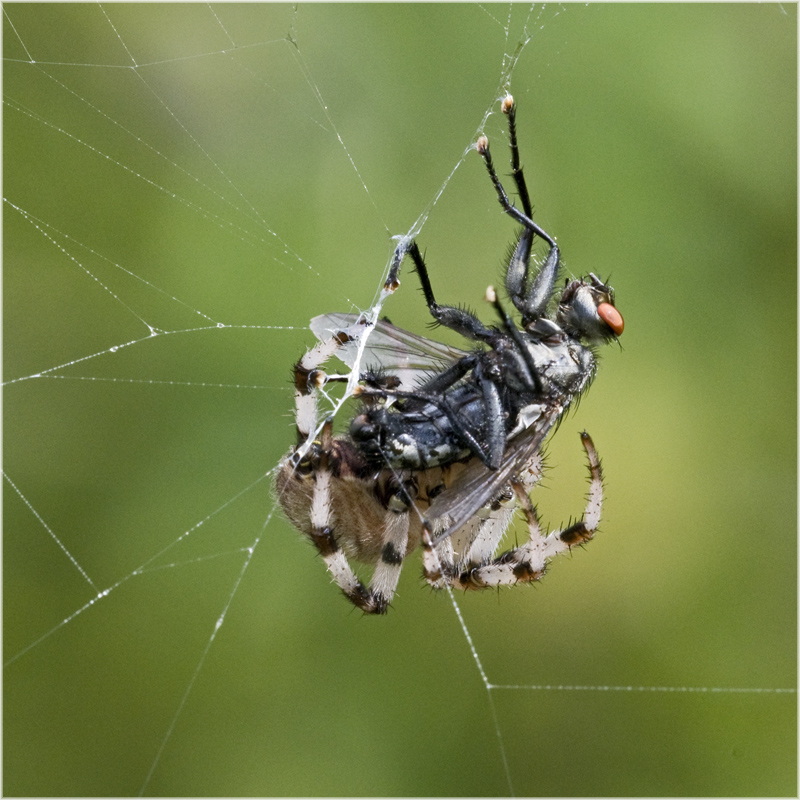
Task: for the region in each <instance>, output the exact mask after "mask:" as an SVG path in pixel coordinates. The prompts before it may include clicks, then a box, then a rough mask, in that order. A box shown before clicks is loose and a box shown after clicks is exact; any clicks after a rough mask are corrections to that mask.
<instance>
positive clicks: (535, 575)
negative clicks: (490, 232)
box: [276, 95, 623, 614]
mask: <svg viewBox="0 0 800 800" xmlns="http://www.w3.org/2000/svg"><path fill="white" fill-rule="evenodd" d="M501 107H502V111H503V113H504V114H506V115H507V117H508V131H509V144H510V150H511V177H512V178H513V180H514V184H515V186H516V189H517V194H518V196H519V200H520V203H521V205H522V210H520V209H518V208H517V207H516V206H514V205H513V204H512V203H511V201H510V200H509V198H508V195H507V194H506V192H505V190H504V188H503V186H502V184H501V182H500V180H499V178H498V177H497V173H496V171H495V168H494V165H493V163H492V158H491V155H490V152H489V142H488V139H487V138H486V137H485V136H480V137H479V138H478V140H477V143H476V149H477V151H478V153H479V154H480V155H481V156H482V158H483V161H484V163H485V166H486V169H487V171H488V173H489V177H490V179H491V182H492V184H493V186H494V189H495V191H496V193H497V197H498V199H499V201H500V204H501V206H502V208H503V211H504V212H505V213H506V214H508V215H509V216H510V217H511V218H512V219H514V220H515V221H517V222H518V223H520V224H521V226H522V228H521V230H520V231H519V233H518V234H517V238H516V240H515V242H514V245H513V248H512V249H511V251H510V256H509V259H508V266H507V270H506V278H505V285H506V290H507V292H508V295H509V297H510V299H511V302H512V303H513V304H514V306H515V307H516V309H517V310H518V311H519V313H520V315H521V327H517V326H516V325H515V324H514V322H513V321H512V319H511V317H510V316H509V315H508V314H507V313H506V311H505V309H504V308H503V306H502V305H501V304H500V302H499V300H498V298H497V295H496V293H495V291H494V289H493V288H492V287H489V289H488V290H487V300H489V302H491V303H492V305H493V306H494V309H495V311H496V313H497V315H498V317H499V324H497V325H492V326H486V325H484V324H483V323H482V322H481V321H480V320H479V319H478V318H477V317H476V316H475V315H474V314H472V313H471V312H469V311H467V310H465V309H462V308H456V307H454V306H447V305H440V304H439V303H438V302H437V301H436V299H435V297H434V293H433V289H432V287H431V281H430V278H429V275H428V269H427V266H426V265H425V261H424V259H423V257H422V254H421V253H420V251H419V248H418V246H417V244H416V242H415V241H409V240H403V241H401V242H400V244H399V245H398V246H397V248H396V249H395V252H394V255H393V257H392V263H391V266H390V269H389V275H388V278H387V280H386V284H385V287H384V288H385V290H386V291H387V292H392V291H394V290H395V289H396V288H397V287H398V286H399V273H400V267H401V265H402V263H403V261H404V259H405V257H406V256H409V257H410V258H411V260H412V262H413V264H414V269H415V271H416V273H417V275H418V276H419V280H420V283H421V284H422V290H423V294H424V296H425V301H426V303H427V306H428V309H429V311H430V313H431V315H432V317H433V319H434V320H435V322H436V323H438V324H439V325H444V326H445V327H448V328H450V329H452V330H454V331H457V332H458V333H459V334H461V335H462V336H463V337H464V338H465V339H468V340H470V341H471V342H473V349H471V350H460V349H457V348H453V347H449V346H446V345H444V344H441V343H439V342H435V341H433V340H430V339H426V338H423V337H420V336H417V335H415V334H413V333H409V332H408V331H404V330H401V329H400V328H397V327H395V326H394V325H392V324H390V323H389V322H388V321H380V322H377V323H371V322H370V321H368V320H367V319H366V318H365V317H363V316H357V315H354V314H326V315H323V316H320V317H316V318H315V319H313V320H312V321H311V329H312V331H313V332H314V333H315V335H316V336H317V338H318V339H319V342H318V344H317V345H316V346H315V347H313V348H312V349H311V350H309V351H308V352H307V353H306V354H305V355H304V356H303V357H302V358H301V359H300V360H299V361H298V362H297V364H296V365H295V367H294V385H295V416H296V428H297V446H296V447H294V448H292V449H291V450H290V451H289V453H288V454H287V455H286V457H285V458H284V459H283V461H282V462H281V465H280V467H279V470H278V472H277V477H276V488H277V492H278V497H279V501H280V504H281V506H282V507H283V510H284V512H285V513H286V515H287V517H288V518H289V520H290V521H291V522H292V523H293V524H294V525H295V527H297V528H298V529H299V530H300V531H301V532H302V533H304V534H305V535H306V536H307V537H308V538H309V539H310V540H311V542H312V543H313V544H314V545H315V546H316V548H317V550H318V551H319V553H320V555H321V556H322V559H323V560H324V562H325V564H326V566H327V568H328V570H329V572H330V574H331V575H332V577H333V580H334V581H335V582H336V584H337V585H338V586H339V588H340V589H341V590H342V592H343V593H344V594H345V596H346V597H347V598H348V599H349V600H350V601H351V602H352V603H353V604H354V605H355V606H357V607H358V608H360V609H361V610H362V611H364V612H366V613H370V614H384V613H386V611H387V608H388V606H389V604H390V602H391V600H392V598H393V596H394V593H395V589H396V587H397V582H398V579H399V576H400V570H401V567H402V563H403V560H404V559H405V557H406V556H407V555H408V554H409V553H411V552H412V551H413V550H415V549H416V548H417V547H419V546H420V545H421V546H422V550H423V574H424V577H425V579H426V580H427V582H428V583H429V584H430V585H431V586H433V587H434V588H436V589H441V588H444V587H445V586H452V587H458V588H462V589H484V588H489V587H499V586H501V585H511V584H516V583H530V582H532V581H537V580H539V579H540V578H541V577H542V575H543V574H544V572H545V568H546V566H547V563H548V562H549V561H550V559H552V558H553V557H554V556H556V555H558V554H559V553H564V552H567V551H569V550H570V549H571V548H572V547H574V546H576V545H581V544H583V543H585V542H587V541H588V540H589V539H591V538H592V536H593V535H594V533H595V531H596V530H597V527H598V525H599V522H600V513H601V508H602V501H603V487H602V472H601V467H600V460H599V458H598V456H597V452H596V450H595V448H594V445H593V443H592V440H591V438H590V437H589V435H588V434H587V433H582V434H581V440H582V443H583V447H584V449H585V451H586V455H587V457H588V463H589V476H590V485H589V493H588V497H587V504H586V507H585V510H584V513H583V516H582V517H581V519H580V521H578V522H576V523H574V524H572V525H570V526H568V527H567V528H565V529H563V530H560V531H554V532H552V533H549V534H547V533H545V532H543V531H542V530H541V528H540V525H539V521H538V518H537V514H536V510H535V509H534V507H533V505H532V504H531V501H530V498H529V494H530V492H531V490H532V489H533V488H534V486H535V485H536V484H537V483H538V481H539V480H540V479H541V477H542V457H541V446H542V443H543V440H544V438H545V436H546V435H547V434H548V433H549V431H550V430H551V429H552V428H553V426H554V425H555V424H556V423H557V422H558V421H559V419H560V418H561V417H562V416H563V414H564V413H565V411H566V410H567V408H568V407H569V405H570V404H571V403H572V401H573V400H575V399H576V398H578V397H579V396H580V395H581V393H582V392H584V391H585V390H586V389H587V388H588V386H589V384H590V382H591V380H592V378H593V377H594V374H595V371H596V366H597V362H596V358H595V353H594V349H593V348H594V346H595V345H600V344H604V343H607V342H611V341H615V340H616V339H617V337H618V336H619V335H620V334H621V333H622V330H623V320H622V316H621V315H620V313H619V312H618V311H617V309H616V308H615V306H614V290H613V289H612V288H611V287H610V286H608V285H606V284H605V283H603V282H602V281H601V280H600V279H599V278H597V277H596V276H595V275H594V274H591V273H590V274H589V276H588V278H586V279H582V280H572V281H567V282H566V283H565V286H564V288H563V290H562V292H561V295H560V297H559V299H558V302H557V307H556V308H555V309H554V310H553V311H552V312H551V313H549V314H548V306H549V305H550V300H551V297H552V296H553V295H554V293H555V285H556V281H557V278H558V272H559V266H560V254H559V249H558V246H557V245H556V242H555V239H553V238H552V237H551V236H550V235H549V234H548V233H546V232H545V231H544V230H543V229H542V228H541V227H540V226H539V225H538V224H537V223H536V222H534V221H533V220H532V218H531V217H532V206H531V201H530V196H529V194H528V189H527V186H526V183H525V178H524V177H523V172H522V167H521V166H520V160H519V149H518V146H517V134H516V106H515V103H514V100H513V98H512V97H511V95H506V96H505V97H504V98H503V100H502V106H501ZM535 237H539V238H540V239H542V240H543V241H544V242H545V243H546V244H547V246H548V253H547V256H546V258H545V259H544V262H543V263H542V265H541V267H540V268H539V269H538V271H536V270H532V269H531V266H530V264H531V247H532V244H533V242H534V239H535ZM333 356H336V357H337V358H339V359H341V360H342V361H343V362H344V363H346V364H348V365H349V366H350V367H351V368H354V367H355V366H356V364H359V369H360V372H359V381H358V385H357V387H356V390H355V392H354V394H355V396H357V397H359V398H360V399H361V401H362V403H363V407H362V408H361V410H360V411H359V413H358V414H357V415H356V416H355V418H354V419H353V420H352V422H351V425H350V429H349V432H348V433H346V434H337V435H334V433H333V421H332V419H330V418H329V419H326V420H324V422H323V423H322V424H321V426H320V425H319V422H318V411H317V401H318V396H319V394H320V393H321V392H324V387H325V386H326V385H327V384H328V383H331V382H334V381H344V380H347V376H344V375H328V374H326V373H325V372H324V371H322V369H321V368H322V366H323V365H324V364H325V363H326V362H327V361H328V360H329V359H330V358H332V357H333ZM359 359H360V360H359ZM518 509H519V510H521V511H522V513H523V515H524V517H525V519H526V521H527V526H528V538H527V540H526V541H525V542H524V544H522V545H520V546H518V547H514V548H513V549H510V550H507V551H506V552H503V553H502V554H500V555H497V556H495V552H496V551H497V550H498V549H499V547H500V542H501V540H502V538H503V536H504V534H505V532H506V530H507V529H508V527H509V525H510V524H511V521H512V519H513V517H514V515H515V512H516V511H517V510H518ZM351 560H355V561H358V562H361V563H365V564H370V565H373V566H374V572H373V575H372V579H371V581H370V582H369V585H365V584H364V583H362V582H361V580H360V579H359V578H358V577H357V575H356V573H355V572H354V570H353V568H352V567H351V565H350V561H351Z"/></svg>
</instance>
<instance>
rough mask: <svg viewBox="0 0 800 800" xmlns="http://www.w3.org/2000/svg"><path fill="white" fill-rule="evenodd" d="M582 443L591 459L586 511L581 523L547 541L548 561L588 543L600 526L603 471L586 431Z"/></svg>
mask: <svg viewBox="0 0 800 800" xmlns="http://www.w3.org/2000/svg"><path fill="white" fill-rule="evenodd" d="M581 442H582V443H583V447H584V449H585V450H586V455H587V456H588V458H589V475H590V480H589V494H588V497H587V500H586V510H585V511H584V512H583V519H581V521H580V522H576V523H575V524H574V525H570V526H569V527H568V528H565V529H564V530H563V531H555V532H554V533H551V534H550V535H549V536H548V537H547V538H546V539H545V542H544V544H545V557H546V558H547V559H548V560H549V559H551V558H552V557H553V556H555V555H558V554H559V553H563V552H565V551H567V550H569V549H571V548H572V547H575V546H576V545H581V544H583V543H584V542H588V541H589V539H591V538H592V537H593V536H594V534H595V531H596V530H597V528H598V526H599V525H600V514H601V512H602V510H603V470H602V468H601V466H600V458H599V456H598V455H597V450H595V447H594V442H593V441H592V439H591V437H590V436H589V434H588V433H586V431H584V432H583V433H582V434H581Z"/></svg>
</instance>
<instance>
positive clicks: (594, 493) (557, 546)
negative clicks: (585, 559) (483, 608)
mask: <svg viewBox="0 0 800 800" xmlns="http://www.w3.org/2000/svg"><path fill="white" fill-rule="evenodd" d="M581 439H582V441H583V446H584V448H585V450H586V454H587V456H588V458H589V474H590V485H589V495H588V499H587V503H586V509H585V511H584V515H583V519H582V520H581V521H580V522H576V523H575V524H574V525H571V526H570V527H568V528H566V529H565V530H563V531H556V532H554V533H551V534H550V535H549V536H544V534H543V533H542V530H541V527H540V525H539V519H538V517H537V516H536V510H535V509H534V507H533V505H532V504H531V501H530V497H528V492H529V491H530V489H531V488H532V484H533V483H535V482H536V481H537V480H538V477H535V478H532V479H526V480H523V481H522V482H520V481H514V482H512V487H513V489H514V492H515V494H516V495H517V500H518V503H519V505H520V507H521V508H522V511H523V513H524V514H525V517H526V519H527V522H528V531H529V538H528V541H527V542H525V544H523V545H521V546H520V547H516V548H514V549H513V550H508V551H506V552H505V553H502V554H501V555H500V556H498V557H497V558H495V559H494V560H493V561H490V562H489V563H486V564H483V565H482V566H477V567H474V568H472V569H470V570H467V571H464V572H462V573H460V574H459V575H456V576H454V580H453V583H454V584H455V585H457V586H460V587H461V588H464V589H483V588H488V587H493V586H507V585H510V584H515V583H530V582H532V581H538V580H539V579H540V578H541V577H542V575H544V572H545V569H546V567H547V562H548V561H550V559H551V558H553V556H555V555H558V554H559V553H563V552H566V551H567V550H569V549H571V548H572V547H574V546H576V545H580V544H583V543H584V542H587V541H588V540H589V539H591V538H592V536H594V533H595V531H596V530H597V527H598V525H599V524H600V512H601V510H602V505H603V475H602V471H601V468H600V459H599V458H598V456H597V451H596V450H595V448H594V444H593V443H592V440H591V439H590V438H589V434H587V433H582V434H581ZM532 475H533V473H532ZM538 475H541V471H539V472H538ZM498 519H499V518H498Z"/></svg>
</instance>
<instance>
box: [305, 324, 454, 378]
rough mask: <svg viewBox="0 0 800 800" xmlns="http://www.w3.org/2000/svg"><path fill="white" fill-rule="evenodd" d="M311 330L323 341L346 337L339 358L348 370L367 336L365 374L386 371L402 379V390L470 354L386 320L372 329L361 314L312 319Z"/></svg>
mask: <svg viewBox="0 0 800 800" xmlns="http://www.w3.org/2000/svg"><path fill="white" fill-rule="evenodd" d="M311 331H312V332H313V334H314V335H315V336H316V337H317V339H319V340H320V341H327V340H328V339H330V338H331V337H332V336H336V335H337V334H339V333H345V334H347V337H348V338H347V341H346V342H345V343H344V344H343V345H342V346H341V347H340V348H339V349H338V350H337V351H336V357H337V358H339V359H340V360H341V361H343V362H344V363H345V364H347V366H348V367H353V366H354V365H355V361H356V354H357V353H358V348H359V346H360V343H361V339H362V338H363V337H364V336H365V335H367V336H368V338H367V342H366V345H365V346H364V353H363V356H362V359H361V369H362V371H363V370H368V369H372V370H385V371H387V372H389V373H391V374H392V375H394V376H395V377H397V378H398V379H399V380H400V384H401V385H400V388H401V389H402V390H403V391H409V390H412V389H414V388H416V387H418V386H419V385H420V383H422V382H423V381H424V380H425V379H426V378H428V377H430V374H431V373H432V372H440V371H441V370H442V369H443V368H444V367H445V366H447V365H448V364H451V363H452V362H453V361H457V360H458V359H459V358H462V357H463V356H466V355H469V353H468V352H467V351H466V350H460V349H459V348H457V347H450V346H449V345H445V344H442V343H441V342H435V341H433V340H432V339H426V338H425V337H423V336H417V334H415V333H411V332H410V331H404V330H403V329H402V328H398V327H396V326H394V325H392V324H391V323H390V322H384V321H383V320H381V321H379V322H377V323H376V324H375V326H374V328H370V327H369V326H368V324H367V323H366V322H365V321H364V319H363V318H362V317H360V316H359V315H358V314H337V313H334V314H322V315H321V316H319V317H314V319H312V320H311Z"/></svg>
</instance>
